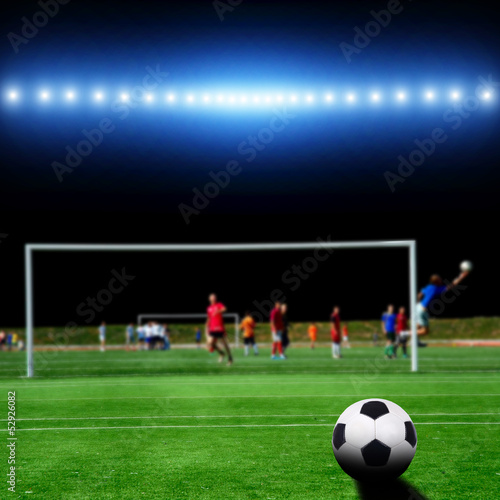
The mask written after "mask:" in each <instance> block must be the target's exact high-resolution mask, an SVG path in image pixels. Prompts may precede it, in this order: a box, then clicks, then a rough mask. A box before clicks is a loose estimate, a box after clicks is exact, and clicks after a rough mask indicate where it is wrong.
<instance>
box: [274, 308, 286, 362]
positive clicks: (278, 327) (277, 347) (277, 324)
mask: <svg viewBox="0 0 500 500" xmlns="http://www.w3.org/2000/svg"><path fill="white" fill-rule="evenodd" d="M284 327H285V325H284V324H283V313H282V312H281V302H279V301H276V302H275V304H274V309H273V310H272V311H271V335H272V338H273V349H272V353H271V359H278V356H276V351H278V352H279V354H280V356H279V359H286V358H285V355H284V354H283V346H282V344H281V336H282V334H283V328H284Z"/></svg>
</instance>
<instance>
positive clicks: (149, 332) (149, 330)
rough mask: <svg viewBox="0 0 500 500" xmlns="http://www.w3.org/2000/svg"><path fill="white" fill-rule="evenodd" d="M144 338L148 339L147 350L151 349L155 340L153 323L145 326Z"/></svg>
mask: <svg viewBox="0 0 500 500" xmlns="http://www.w3.org/2000/svg"><path fill="white" fill-rule="evenodd" d="M144 336H145V337H146V349H151V343H152V339H153V324H152V323H151V321H150V322H149V323H146V324H145V325H144Z"/></svg>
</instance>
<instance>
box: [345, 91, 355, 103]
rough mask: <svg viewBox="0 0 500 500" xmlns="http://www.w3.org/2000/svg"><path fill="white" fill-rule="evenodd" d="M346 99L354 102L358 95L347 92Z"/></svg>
mask: <svg viewBox="0 0 500 500" xmlns="http://www.w3.org/2000/svg"><path fill="white" fill-rule="evenodd" d="M346 99H347V102H350V103H353V102H355V101H356V96H355V95H354V94H352V93H350V94H347V97H346Z"/></svg>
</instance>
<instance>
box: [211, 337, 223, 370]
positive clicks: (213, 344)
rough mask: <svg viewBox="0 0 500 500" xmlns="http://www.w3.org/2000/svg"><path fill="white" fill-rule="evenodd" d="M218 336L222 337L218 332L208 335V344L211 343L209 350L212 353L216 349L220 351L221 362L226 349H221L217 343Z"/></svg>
mask: <svg viewBox="0 0 500 500" xmlns="http://www.w3.org/2000/svg"><path fill="white" fill-rule="evenodd" d="M218 338H220V337H218V336H217V335H216V334H210V335H209V337H208V345H209V348H208V350H209V351H210V352H211V353H212V352H214V351H217V352H218V353H219V363H220V362H222V360H223V359H224V351H223V350H222V349H220V348H219V346H218V345H217V340H218Z"/></svg>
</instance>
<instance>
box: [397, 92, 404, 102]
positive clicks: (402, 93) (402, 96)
mask: <svg viewBox="0 0 500 500" xmlns="http://www.w3.org/2000/svg"><path fill="white" fill-rule="evenodd" d="M396 99H397V100H398V101H400V102H403V101H405V100H406V94H405V93H404V92H402V91H399V92H398V93H397V94H396Z"/></svg>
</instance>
